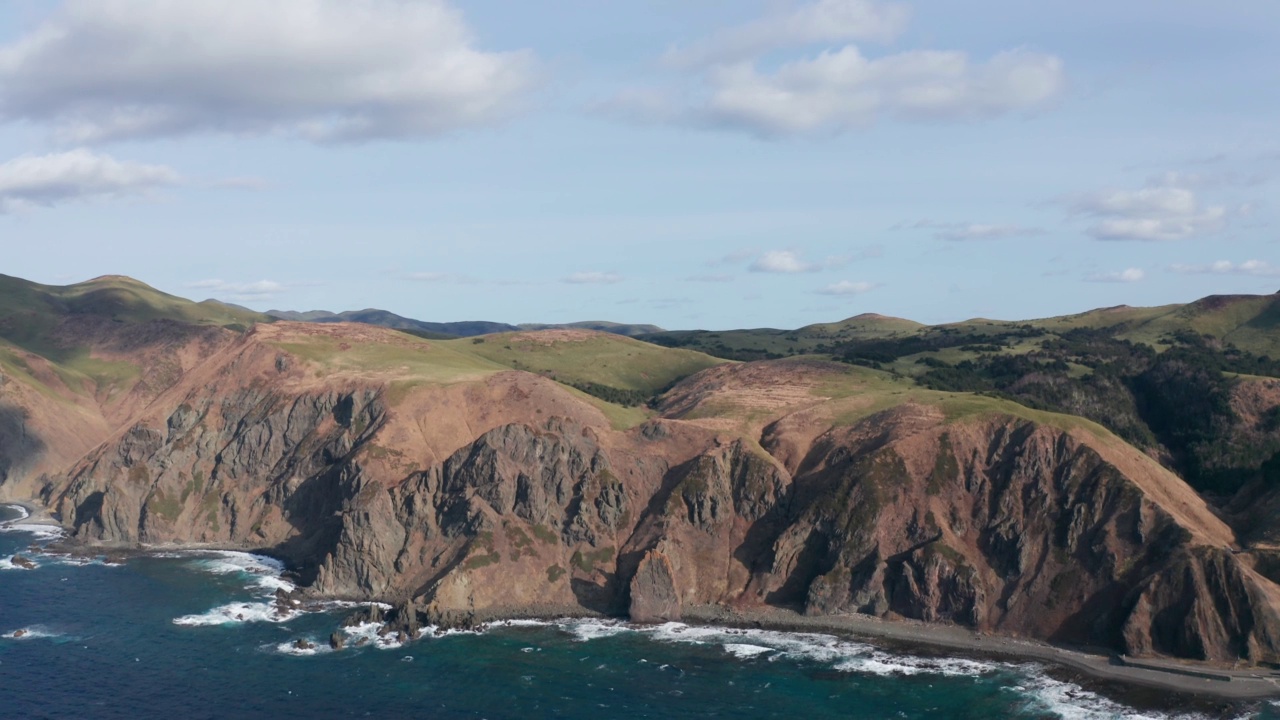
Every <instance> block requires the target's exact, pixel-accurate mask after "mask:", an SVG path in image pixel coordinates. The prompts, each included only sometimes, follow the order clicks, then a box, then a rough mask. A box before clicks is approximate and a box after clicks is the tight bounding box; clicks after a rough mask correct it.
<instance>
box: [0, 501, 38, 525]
mask: <svg viewBox="0 0 1280 720" xmlns="http://www.w3.org/2000/svg"><path fill="white" fill-rule="evenodd" d="M0 507H6V508H9V509H10V510H17V511H18V512H19V513H20V515H19V516H18V517H16V518H14V519H12V520H7V521H6V522H10V523H15V522H22V521H23V520H26V519H27V518H29V517H31V513H29V512H27V509H26V508H24V507H22V506H21V505H0Z"/></svg>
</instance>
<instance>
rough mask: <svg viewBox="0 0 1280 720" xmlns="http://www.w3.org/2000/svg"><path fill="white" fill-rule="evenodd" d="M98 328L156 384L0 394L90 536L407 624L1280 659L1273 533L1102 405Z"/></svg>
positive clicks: (283, 325)
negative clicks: (629, 403)
mask: <svg viewBox="0 0 1280 720" xmlns="http://www.w3.org/2000/svg"><path fill="white" fill-rule="evenodd" d="M95 322H96V325H94V327H96V328H99V330H98V331H97V332H100V333H101V337H98V336H94V337H95V338H97V339H94V340H93V342H92V343H91V350H90V351H89V352H90V356H91V357H94V358H97V359H98V361H99V362H107V359H108V358H132V361H133V362H135V363H136V365H135V367H138V368H140V369H139V371H138V373H137V375H136V376H130V378H129V379H128V381H127V382H126V381H125V379H122V378H121V377H117V378H116V379H115V380H114V381H113V382H114V384H112V385H109V386H108V385H104V384H103V383H99V382H96V381H95V382H91V383H88V384H85V385H83V387H80V388H75V387H72V386H73V385H74V383H72V382H68V380H67V378H64V377H62V376H60V375H59V374H58V373H57V372H56V369H53V364H52V363H49V368H50V369H49V371H48V372H47V373H44V371H42V370H41V368H42V367H44V366H42V365H41V362H42V360H41V359H40V358H42V357H44V356H40V355H38V353H34V352H32V351H25V354H24V355H23V357H24V358H27V359H26V366H27V368H28V371H26V372H24V373H15V372H6V374H5V377H6V378H7V381H6V383H5V384H4V385H3V386H0V392H3V397H4V398H6V401H7V402H8V403H9V406H10V407H11V408H14V410H12V411H11V412H10V414H9V415H8V416H4V415H0V441H3V443H4V445H2V446H0V455H2V456H3V457H4V458H5V460H6V464H5V465H4V466H3V467H4V469H5V470H6V473H7V474H6V475H4V476H3V478H0V492H3V493H5V494H7V495H9V496H11V497H12V496H21V495H25V496H27V497H31V496H38V497H39V498H40V499H41V500H42V501H43V502H45V503H46V504H47V505H48V506H49V507H50V508H51V509H53V510H54V511H56V512H57V513H59V516H60V517H61V518H62V520H63V522H64V523H65V524H66V526H67V527H68V529H69V530H70V532H71V533H72V535H73V537H74V538H75V539H77V540H79V541H82V542H85V543H92V544H104V545H130V546H131V545H136V544H144V545H151V546H154V545H163V544H180V545H190V544H207V545H216V546H226V547H239V548H247V549H254V550H261V551H266V552H270V553H273V554H275V555H278V556H280V557H282V558H284V559H286V560H287V561H288V562H289V563H290V564H291V565H292V566H294V567H295V568H297V569H299V570H300V572H301V574H302V576H303V580H304V582H305V583H306V585H307V588H306V592H308V593H311V594H314V595H317V596H325V597H338V598H346V599H353V600H367V599H379V600H386V601H390V602H394V603H397V604H398V605H399V610H398V616H404V617H406V618H408V619H407V620H406V622H408V621H412V622H417V620H418V619H419V618H418V616H419V615H421V616H422V617H421V619H422V620H423V621H427V620H433V621H439V620H441V619H444V620H449V619H465V618H466V617H468V616H471V615H477V616H478V615H492V614H501V613H504V612H515V611H520V610H522V609H529V608H538V607H561V608H563V607H580V608H584V609H588V610H592V611H596V612H603V613H612V614H619V615H625V614H629V615H630V616H631V617H633V618H634V619H637V620H641V621H660V620H666V619H675V618H678V617H680V616H681V613H682V608H684V607H687V606H693V605H706V604H719V605H723V606H730V607H735V608H742V609H752V608H765V607H787V608H793V609H797V610H800V611H802V612H804V613H806V614H810V615H829V614H843V613H862V614H869V615H874V616H878V617H883V618H889V619H893V618H913V619H919V620H924V621H929V622H940V623H950V624H956V625H960V626H964V627H969V628H974V629H977V630H982V631H986V632H994V633H1005V634H1010V635H1018V636H1025V637H1034V638H1041V639H1047V640H1052V641H1056V642H1062V643H1070V644H1079V645H1091V646H1104V647H1110V648H1114V649H1116V650H1119V651H1122V652H1125V653H1127V654H1130V655H1135V656H1158V655H1167V656H1175V657H1186V658H1196V659H1204V660H1212V661H1218V662H1235V661H1238V660H1243V661H1247V662H1263V661H1266V662H1276V661H1277V660H1280V587H1278V586H1277V585H1276V582H1275V580H1276V578H1277V577H1278V576H1280V573H1277V572H1276V569H1275V568H1276V567H1278V566H1280V563H1277V562H1276V560H1275V557H1276V556H1275V552H1274V550H1273V549H1272V548H1273V546H1272V545H1268V544H1267V542H1264V541H1269V540H1271V539H1273V535H1272V534H1270V533H1269V532H1266V531H1263V530H1258V529H1257V526H1258V525H1259V524H1260V523H1261V524H1262V525H1266V522H1265V521H1264V520H1260V519H1259V518H1258V517H1257V515H1256V513H1254V514H1250V515H1248V518H1249V521H1248V524H1237V526H1236V527H1233V526H1232V525H1231V524H1229V523H1228V522H1227V521H1225V520H1224V519H1223V518H1224V517H1227V518H1228V519H1230V520H1232V521H1233V522H1234V521H1235V518H1234V516H1227V515H1225V514H1224V513H1222V512H1221V511H1220V510H1218V509H1215V508H1213V507H1211V506H1210V505H1209V504H1208V503H1206V501H1205V500H1204V499H1203V498H1202V497H1201V496H1200V495H1198V494H1197V493H1196V492H1195V491H1194V490H1192V489H1191V488H1190V487H1188V486H1187V485H1186V483H1184V482H1183V481H1182V480H1181V479H1180V478H1178V477H1177V476H1176V475H1174V474H1173V473H1171V472H1170V471H1169V470H1167V469H1166V468H1164V467H1162V466H1161V465H1160V464H1159V463H1158V462H1156V461H1155V460H1153V459H1152V458H1151V457H1148V456H1147V455H1145V454H1143V453H1142V452H1139V451H1138V450H1136V449H1135V448H1133V447H1132V446H1130V445H1128V444H1126V443H1124V442H1122V441H1121V440H1119V439H1118V438H1116V437H1115V436H1114V435H1111V434H1110V433H1108V432H1107V431H1106V430H1104V429H1103V428H1101V427H1100V426H1098V425H1094V424H1092V423H1089V422H1087V421H1084V420H1080V419H1079V418H1073V417H1069V416H1061V415H1053V414H1050V413H1040V412H1035V411H1031V410H1028V409H1026V408H1024V407H1022V406H1019V405H1016V404H1014V403H1010V402H1004V401H997V400H993V399H990V398H983V397H978V396H973V395H969V394H960V393H944V392H933V391H923V390H919V389H916V388H913V387H912V386H911V385H910V384H909V381H900V380H897V379H894V378H892V377H889V376H888V375H887V374H884V373H878V372H876V371H872V370H864V369H857V368H850V367H848V366H844V365H838V364H834V363H828V362H823V361H820V360H815V359H797V360H780V361H768V362H754V363H744V364H724V365H716V364H715V363H714V362H707V363H705V364H704V365H703V366H704V367H705V366H711V367H709V368H708V369H705V370H701V371H700V372H696V373H694V374H693V375H691V376H689V377H687V378H685V379H684V380H682V381H680V382H679V383H677V384H675V386H674V387H671V388H670V389H668V390H666V391H665V392H663V393H662V394H661V397H659V398H658V399H657V400H656V402H655V403H654V405H653V408H652V409H643V408H639V409H636V408H622V407H619V406H616V405H613V404H611V403H609V402H605V401H604V400H602V399H600V398H598V397H592V396H591V395H589V394H587V393H585V392H584V391H582V390H580V389H577V388H578V387H591V388H594V387H600V386H602V385H604V384H605V383H606V382H611V383H620V382H623V381H624V380H625V379H626V378H628V377H636V378H642V380H643V382H644V383H647V384H648V386H650V387H661V386H662V385H666V384H668V379H667V378H666V377H664V376H661V375H660V373H661V372H663V367H664V366H663V365H662V360H663V358H662V356H655V355H653V354H652V353H655V352H660V351H659V350H655V349H653V348H652V346H641V345H640V344H639V343H635V341H633V340H629V339H626V338H619V337H616V336H600V335H598V334H594V333H585V332H578V331H574V332H566V331H557V332H556V333H553V334H549V335H540V334H538V333H524V334H520V335H513V336H499V338H497V339H495V340H488V341H486V342H489V343H490V344H489V345H488V346H485V347H476V345H478V343H476V342H475V341H471V340H466V341H427V340H421V339H418V338H413V337H410V336H407V335H404V334H401V333H397V332H395V331H392V330H387V329H381V328H373V327H368V326H360V325H349V324H340V323H336V324H322V325H314V324H299V323H289V322H279V323H273V324H265V323H261V324H257V325H254V326H252V327H248V328H246V329H237V328H226V327H220V326H200V325H193V324H191V323H185V324H183V323H177V324H175V323H173V321H170V320H167V319H164V318H159V319H156V318H150V319H145V320H142V321H139V322H134V323H129V324H127V332H128V333H131V334H128V335H127V337H126V339H121V337H123V336H121V335H118V334H116V329H115V328H112V326H110V325H104V324H102V322H100V321H95ZM81 336H84V334H83V333H82V335H81ZM632 343H635V344H634V345H633V344H632ZM661 352H665V351H661ZM671 352H684V351H671ZM113 353H114V354H113ZM591 353H594V354H591ZM645 353H648V354H645ZM693 356H694V354H691V353H686V354H684V355H681V356H679V358H678V362H675V361H673V362H672V364H671V365H670V366H669V367H672V368H674V367H677V366H678V367H680V368H686V367H688V366H689V363H690V362H695V361H696V362H701V361H700V360H697V358H695V357H693ZM584 357H585V358H586V359H585V360H583V358H584ZM628 358H640V360H634V359H632V360H628ZM570 360H572V361H573V362H570ZM44 362H48V361H47V360H46V361H44ZM504 362H506V363H507V364H504ZM628 363H630V364H628ZM517 367H539V368H543V370H542V371H541V372H540V373H531V372H527V371H524V370H520V369H515V368H517ZM671 372H673V373H675V372H677V371H676V370H671ZM678 372H680V373H685V372H686V371H685V370H683V369H681V370H679V371H678ZM42 373H43V374H42ZM553 374H554V375H555V379H552V377H550V375H553ZM33 377H44V378H45V381H44V382H43V383H39V384H37V383H35V382H34V381H32V380H31V379H30V378H33ZM609 387H611V388H617V387H618V386H617V385H609ZM622 389H624V390H625V389H626V388H622ZM1259 397H1261V396H1259ZM5 417H7V418H8V420H5ZM60 422H61V423H63V424H62V425H61V427H63V428H82V429H84V432H82V433H80V432H67V431H65V430H58V429H57V428H58V427H59V423H60ZM77 423H78V424H77ZM15 448H16V450H15ZM64 460H65V462H63V461H64ZM1262 496H1263V497H1265V498H1267V502H1271V501H1272V500H1271V498H1272V497H1273V496H1272V495H1266V494H1263V495H1262ZM1241 517H1243V516H1241ZM1238 529H1241V532H1239V533H1238V532H1237V530H1238ZM1246 530H1247V532H1246Z"/></svg>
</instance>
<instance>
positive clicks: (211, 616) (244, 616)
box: [173, 602, 301, 627]
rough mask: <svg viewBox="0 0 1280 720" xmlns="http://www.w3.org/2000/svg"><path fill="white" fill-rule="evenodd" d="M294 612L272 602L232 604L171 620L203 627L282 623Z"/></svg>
mask: <svg viewBox="0 0 1280 720" xmlns="http://www.w3.org/2000/svg"><path fill="white" fill-rule="evenodd" d="M300 614H301V613H299V612H298V611H296V610H283V611H282V610H281V609H280V608H278V607H277V606H276V604H275V603H274V602H233V603H227V604H226V605H219V606H218V607H216V608H214V609H212V610H210V611H208V612H203V613H198V614H195V615H183V616H182V617H177V618H174V619H173V624H174V625H187V626H190V627H203V626H209V625H230V624H235V623H247V622H270V623H282V622H288V621H289V620H292V619H294V618H296V617H298V615H300Z"/></svg>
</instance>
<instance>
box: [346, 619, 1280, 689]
mask: <svg viewBox="0 0 1280 720" xmlns="http://www.w3.org/2000/svg"><path fill="white" fill-rule="evenodd" d="M373 607H374V608H376V606H373ZM582 618H596V619H602V620H606V619H607V620H618V621H626V620H627V618H622V617H613V616H609V615H604V614H601V613H597V612H592V611H589V610H586V609H584V608H582V607H577V606H559V605H546V606H529V607H519V608H502V609H494V608H490V609H487V610H483V611H466V612H459V611H444V612H440V611H436V610H434V609H430V608H416V607H414V606H413V605H412V604H411V603H403V602H402V603H398V604H395V605H392V606H391V609H390V610H387V611H385V612H375V611H372V610H368V609H361V610H357V611H356V612H355V613H353V614H352V615H350V616H348V617H347V619H346V620H344V621H343V625H344V626H348V625H352V624H358V623H361V622H380V623H382V626H381V628H380V629H379V631H378V633H379V635H394V636H398V638H399V639H400V641H401V642H405V641H408V640H410V639H412V638H416V637H420V635H419V633H420V632H421V631H422V629H423V628H427V627H431V628H434V629H435V632H445V631H449V630H463V631H483V630H484V629H485V628H486V626H488V625H490V624H496V623H501V622H507V621H519V620H536V621H557V620H567V619H582ZM681 622H683V623H686V624H689V625H695V626H708V627H722V628H735V629H753V630H773V631H779V632H795V633H823V634H830V635H835V636H838V637H842V638H848V639H853V640H860V641H866V642H868V643H869V644H873V645H878V646H881V647H885V648H887V649H893V650H898V651H901V652H904V653H910V654H919V653H921V652H922V651H924V652H926V653H928V652H931V651H938V650H946V651H948V653H949V654H959V655H960V656H962V657H970V658H981V659H997V660H1003V661H1006V662H1007V661H1015V662H1016V661H1034V662H1040V663H1046V664H1048V665H1050V666H1056V667H1059V668H1063V669H1066V670H1069V671H1074V672H1076V673H1080V674H1083V675H1085V676H1087V677H1088V678H1091V679H1093V680H1095V681H1102V682H1103V683H1106V684H1112V683H1114V684H1119V685H1121V686H1122V689H1124V687H1127V688H1129V689H1132V688H1147V689H1155V690H1161V691H1171V692H1176V693H1179V694H1183V695H1191V696H1196V697H1197V698H1200V699H1220V700H1229V701H1245V700H1263V699H1269V698H1280V669H1263V668H1250V669H1245V670H1241V669H1234V668H1230V667H1222V666H1217V665H1214V664H1210V663H1193V662H1183V661H1164V660H1131V659H1124V658H1121V657H1119V656H1115V655H1109V654H1107V653H1105V652H1100V651H1095V652H1090V651H1088V650H1083V649H1071V648H1063V647H1057V646H1054V645H1049V644H1047V643H1041V642H1036V641H1032V640H1025V639H1021V638H1013V637H1007V636H1002V635H992V634H983V633H978V632H975V631H972V630H969V629H966V628H962V627H958V626H954V625H942V624H936V623H923V622H916V621H910V620H901V621H896V620H895V621H890V620H881V619H879V618H875V617H872V616H867V615H830V616H809V615H803V614H800V613H797V612H794V611H790V610H785V609H781V608H769V609H752V610H739V609H733V608H727V607H724V606H719V605H702V606H694V607H686V608H685V609H684V614H683V616H682V618H681ZM336 635H338V633H335V636H336ZM331 644H332V643H331ZM335 649H339V648H337V647H335Z"/></svg>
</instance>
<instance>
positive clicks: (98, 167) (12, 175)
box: [0, 149, 181, 213]
mask: <svg viewBox="0 0 1280 720" xmlns="http://www.w3.org/2000/svg"><path fill="white" fill-rule="evenodd" d="M180 181H181V178H180V177H179V175H178V173H177V172H176V171H174V170H173V169H172V168H169V167H165V166H164V165H144V164H141V163H132V162H125V161H120V160H116V159H115V158H113V157H111V156H109V155H102V154H97V153H93V152H90V151H88V150H84V149H79V150H71V151H68V152H63V153H53V154H50V155H28V156H25V157H20V158H15V159H13V160H9V161H8V162H5V163H3V164H0V213H3V212H8V211H11V210H17V209H23V208H26V207H33V206H52V205H57V204H59V203H64V202H70V201H74V200H84V199H92V198H117V197H122V196H126V195H139V194H143V193H146V192H147V191H149V190H152V189H155V188H159V187H165V186H168V185H174V184H177V183H178V182H180Z"/></svg>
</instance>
